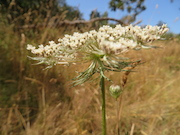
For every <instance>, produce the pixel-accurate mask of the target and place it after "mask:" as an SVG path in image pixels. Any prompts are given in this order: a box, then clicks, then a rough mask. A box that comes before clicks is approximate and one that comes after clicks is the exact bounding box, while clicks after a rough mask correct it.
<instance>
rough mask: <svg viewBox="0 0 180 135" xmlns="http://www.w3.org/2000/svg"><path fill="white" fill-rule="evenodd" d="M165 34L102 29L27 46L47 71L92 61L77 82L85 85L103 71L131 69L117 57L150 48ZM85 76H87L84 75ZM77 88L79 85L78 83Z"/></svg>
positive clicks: (148, 29)
mask: <svg viewBox="0 0 180 135" xmlns="http://www.w3.org/2000/svg"><path fill="white" fill-rule="evenodd" d="M167 31H168V28H167V26H166V25H162V26H150V25H148V26H146V27H145V28H141V27H139V26H132V25H129V26H125V27H122V26H121V25H116V27H114V28H112V27H110V26H102V27H101V28H99V30H98V31H95V30H92V31H89V32H85V33H78V32H75V33H74V34H73V35H65V36H64V37H63V38H60V39H59V40H58V43H55V42H54V41H50V42H49V45H45V46H44V45H39V46H38V48H36V47H34V46H32V45H27V50H30V51H31V52H32V53H33V54H35V55H36V57H30V58H32V59H34V60H38V61H39V63H37V64H41V63H46V64H48V65H49V67H52V66H53V65H56V64H70V63H74V62H78V61H80V62H82V60H84V61H92V64H91V65H90V66H89V68H88V69H87V70H86V71H84V72H82V73H81V74H80V75H79V76H78V77H77V79H78V78H79V79H82V78H84V77H85V78H86V79H85V78H84V79H83V81H82V82H85V81H86V80H88V78H90V77H91V76H92V75H93V74H94V73H96V72H99V73H101V71H102V70H111V71H122V69H123V68H125V67H127V66H129V65H130V62H127V61H126V60H124V59H123V58H120V57H117V55H121V54H123V53H125V52H127V51H128V50H130V49H140V48H150V47H151V46H149V45H148V46H147V45H146V44H147V43H151V42H152V41H154V40H158V39H161V36H162V35H164V34H165V33H166V32H167ZM87 74H88V75H87ZM78 84H79V83H78Z"/></svg>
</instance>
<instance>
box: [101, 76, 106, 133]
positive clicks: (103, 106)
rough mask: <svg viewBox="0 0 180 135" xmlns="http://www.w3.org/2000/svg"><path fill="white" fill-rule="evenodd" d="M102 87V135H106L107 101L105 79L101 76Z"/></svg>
mask: <svg viewBox="0 0 180 135" xmlns="http://www.w3.org/2000/svg"><path fill="white" fill-rule="evenodd" d="M100 87H101V93H102V135H106V105H105V104H106V99H105V84H104V77H103V76H102V75H101V80H100Z"/></svg>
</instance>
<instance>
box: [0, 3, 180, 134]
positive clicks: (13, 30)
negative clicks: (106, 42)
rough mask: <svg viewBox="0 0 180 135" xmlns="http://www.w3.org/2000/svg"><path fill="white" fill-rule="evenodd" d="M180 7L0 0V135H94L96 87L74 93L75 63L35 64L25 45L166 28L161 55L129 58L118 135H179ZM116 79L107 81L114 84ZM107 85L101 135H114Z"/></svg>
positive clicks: (97, 108) (94, 83) (97, 126)
mask: <svg viewBox="0 0 180 135" xmlns="http://www.w3.org/2000/svg"><path fill="white" fill-rule="evenodd" d="M179 15H180V1H179V0H159V1H155V0H126V1H124V0H104V1H100V0H99V1H97V0H96V1H94V0H91V1H88V2H87V1H83V0H76V1H73V0H31V1H29V0H1V1H0V119H1V122H0V135H50V134H51V135H100V134H101V107H100V106H101V98H100V97H101V93H100V91H99V83H98V81H97V80H96V81H89V82H86V83H85V84H83V85H81V86H76V87H72V85H71V82H72V80H71V79H72V78H74V77H75V76H76V75H77V73H76V72H75V71H78V72H81V71H83V70H84V69H86V67H87V66H88V63H86V64H84V63H78V64H76V65H71V66H61V65H59V66H55V67H53V68H51V69H48V70H43V69H44V68H45V67H46V65H38V66H37V65H34V63H35V62H34V61H32V60H30V59H29V58H28V57H27V56H31V54H30V53H29V52H28V51H27V50H26V46H27V44H33V45H39V44H48V41H51V40H54V41H55V42H57V40H58V38H61V37H63V35H64V34H72V33H73V32H81V33H82V32H86V31H89V30H92V29H95V30H97V29H98V28H99V27H101V26H103V25H110V26H112V27H114V26H115V25H116V24H121V25H123V26H127V25H129V24H133V25H139V26H142V27H144V26H146V25H148V24H150V25H158V26H161V25H162V24H163V23H167V25H168V27H169V28H170V32H168V33H167V34H166V35H165V36H164V37H165V38H166V40H164V41H156V42H154V43H153V45H157V46H160V47H161V48H159V49H150V50H142V51H141V50H139V51H131V52H128V53H127V56H129V58H133V59H135V60H139V59H142V60H143V61H144V62H145V63H144V64H142V65H139V66H137V67H136V68H135V69H134V71H136V72H132V73H130V75H129V76H128V82H127V84H126V86H125V89H124V92H123V95H122V97H121V99H120V101H121V107H120V112H121V117H120V121H118V122H119V126H120V127H119V128H120V133H121V135H179V133H180V102H179V99H180V85H179V82H180V20H179V17H180V16H179ZM123 74H124V73H123V72H122V73H112V72H108V73H106V75H107V76H108V77H109V78H110V79H111V80H113V81H114V82H115V83H116V84H120V82H121V80H122V76H123ZM110 85H111V83H110V82H108V81H107V82H106V89H107V90H106V98H107V102H106V106H107V132H108V135H114V134H116V129H117V118H116V111H117V106H116V101H115V99H113V98H112V97H111V96H110V94H109V92H108V87H109V86H110Z"/></svg>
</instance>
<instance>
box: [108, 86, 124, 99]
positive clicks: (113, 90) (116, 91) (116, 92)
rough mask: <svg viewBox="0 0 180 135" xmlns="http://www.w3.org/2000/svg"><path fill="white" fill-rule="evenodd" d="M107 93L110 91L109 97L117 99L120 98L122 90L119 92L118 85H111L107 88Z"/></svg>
mask: <svg viewBox="0 0 180 135" xmlns="http://www.w3.org/2000/svg"><path fill="white" fill-rule="evenodd" d="M109 91H110V94H111V96H112V97H114V98H116V99H117V98H118V97H119V96H120V94H121V93H122V90H121V88H120V86H119V85H111V86H110V87H109Z"/></svg>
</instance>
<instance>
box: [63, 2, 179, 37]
mask: <svg viewBox="0 0 180 135" xmlns="http://www.w3.org/2000/svg"><path fill="white" fill-rule="evenodd" d="M109 2H110V0H66V3H67V4H68V5H70V6H73V7H77V8H78V9H79V10H80V12H81V13H82V14H83V18H84V19H85V20H89V16H90V13H91V11H92V10H95V9H97V11H98V12H100V13H101V14H103V13H104V12H105V11H107V12H108V17H111V18H116V19H121V17H123V16H124V15H127V13H126V12H122V11H120V10H118V11H116V12H114V11H111V10H110V9H109ZM144 5H145V6H146V10H145V11H143V12H142V13H140V14H139V15H138V16H137V19H136V21H140V20H141V21H142V22H141V23H140V24H139V25H148V24H149V25H153V26H154V25H157V23H158V22H159V21H162V22H164V23H166V24H167V26H168V27H169V28H170V32H173V33H175V34H180V0H174V2H173V3H171V2H170V0H145V3H144Z"/></svg>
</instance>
